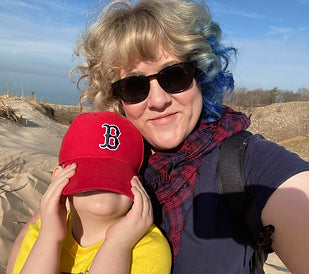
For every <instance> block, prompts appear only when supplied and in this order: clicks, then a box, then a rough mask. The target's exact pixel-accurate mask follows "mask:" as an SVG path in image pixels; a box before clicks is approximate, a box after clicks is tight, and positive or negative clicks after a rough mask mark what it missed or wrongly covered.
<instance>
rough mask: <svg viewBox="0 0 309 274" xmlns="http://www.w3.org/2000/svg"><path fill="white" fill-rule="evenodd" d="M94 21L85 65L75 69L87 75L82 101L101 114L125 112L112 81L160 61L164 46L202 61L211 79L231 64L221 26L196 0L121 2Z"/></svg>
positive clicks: (80, 51) (85, 39)
mask: <svg viewBox="0 0 309 274" xmlns="http://www.w3.org/2000/svg"><path fill="white" fill-rule="evenodd" d="M92 22H93V23H90V25H89V26H88V27H87V28H86V30H85V32H84V33H82V35H81V40H80V41H79V42H77V47H76V50H75V54H76V55H77V56H78V57H81V58H82V59H84V62H83V63H82V64H80V65H79V66H77V67H75V68H74V69H73V70H72V71H75V70H77V71H78V72H79V73H80V74H81V76H80V78H79V81H78V83H79V82H80V81H81V80H82V79H83V80H85V81H86V89H85V90H83V91H81V96H80V100H81V101H83V100H85V99H86V101H88V102H90V103H92V104H94V106H95V108H96V110H98V111H100V110H110V111H115V112H117V113H120V114H124V113H123V108H122V104H121V100H120V99H119V98H116V97H114V96H113V93H112V90H111V83H113V82H115V81H117V80H119V79H120V70H121V69H128V68H130V66H132V65H134V64H136V63H137V62H139V61H141V60H155V59H156V58H157V57H158V54H159V51H158V49H159V47H160V46H161V47H163V49H164V50H166V51H167V52H170V53H171V54H173V55H175V56H177V57H179V58H180V59H181V60H184V61H189V60H190V61H197V63H198V67H199V69H200V70H201V71H203V72H205V77H206V78H207V79H208V81H211V80H212V79H214V78H215V77H216V75H217V74H218V72H219V71H220V70H222V67H223V66H224V63H226V61H227V58H224V56H223V55H224V54H221V55H220V54H219V53H218V52H216V51H215V48H218V45H217V44H218V41H220V40H221V29H220V27H219V25H218V24H217V23H214V22H212V20H211V16H210V13H209V10H208V7H207V6H206V5H203V4H199V3H196V2H194V1H185V0H165V1H162V0H140V1H136V2H135V4H132V3H131V2H130V1H128V0H116V1H112V2H111V3H109V4H108V5H107V6H105V7H104V9H103V10H102V11H101V12H100V13H99V15H98V16H96V17H95V18H94V20H92ZM222 58H223V59H224V60H225V61H222ZM206 74H207V75H206Z"/></svg>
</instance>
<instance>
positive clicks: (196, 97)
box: [34, 0, 309, 273]
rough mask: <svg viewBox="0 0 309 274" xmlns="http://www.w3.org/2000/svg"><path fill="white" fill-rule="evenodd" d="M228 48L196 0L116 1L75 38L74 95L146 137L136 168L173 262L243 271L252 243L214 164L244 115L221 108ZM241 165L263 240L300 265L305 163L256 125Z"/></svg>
mask: <svg viewBox="0 0 309 274" xmlns="http://www.w3.org/2000/svg"><path fill="white" fill-rule="evenodd" d="M234 53H235V50H234V49H233V48H229V47H224V45H222V43H221V30H220V27H219V25H218V24H217V23H215V22H213V21H212V19H211V16H210V14H209V11H208V9H207V7H206V6H205V5H203V4H199V3H197V2H193V1H184V0H167V1H160V0H141V1H138V2H137V3H136V4H135V5H134V6H132V5H131V4H130V3H129V1H115V2H113V3H111V4H109V5H108V6H107V7H105V9H104V11H103V12H102V13H101V14H100V15H99V16H98V18H97V19H96V20H95V21H94V23H92V24H91V25H90V26H89V28H88V29H87V30H86V32H85V33H84V35H83V36H82V39H81V41H80V42H79V43H78V47H77V51H76V54H77V55H78V56H83V57H85V62H84V63H83V64H81V65H80V66H79V67H77V68H76V69H77V70H78V71H80V72H81V74H82V77H81V79H85V80H86V82H87V90H85V91H84V92H83V93H82V96H81V99H82V100H83V99H85V98H86V99H87V100H88V101H90V102H91V103H93V104H94V105H95V107H96V109H97V110H105V109H108V110H112V111H116V112H118V113H121V114H123V115H125V116H126V117H127V119H128V120H130V121H131V122H132V123H133V124H134V125H135V126H136V127H137V128H138V129H139V130H140V132H141V133H142V135H143V137H144V138H145V140H146V141H147V142H148V144H149V148H150V151H149V155H150V156H149V158H148V162H147V165H146V167H145V172H144V174H143V175H144V178H145V184H146V186H147V187H148V189H149V191H150V192H151V193H152V194H153V196H154V210H155V211H157V215H156V216H155V217H156V223H157V224H158V225H159V226H160V227H161V229H162V230H163V231H164V233H165V235H166V236H167V237H168V239H169V242H170V244H171V247H172V251H173V261H174V269H173V272H174V273H250V259H251V257H252V254H253V248H252V247H251V245H250V240H249V239H248V235H246V234H245V232H244V231H242V227H239V225H238V224H237V223H236V222H235V221H234V220H233V217H232V216H231V215H230V212H229V210H230V209H229V208H228V206H227V205H226V204H224V203H223V202H222V201H221V199H220V192H219V188H218V183H217V179H216V175H215V174H216V166H217V163H218V155H219V147H220V145H221V143H222V141H223V140H224V139H226V138H229V137H230V136H232V135H234V134H235V133H237V132H239V131H243V130H245V129H246V128H247V127H248V126H249V124H250V121H249V120H248V118H247V117H246V116H245V115H243V114H241V113H238V112H235V111H233V110H231V109H230V108H228V107H222V100H223V96H224V94H225V93H228V92H231V91H232V90H233V77H232V75H231V74H230V73H229V72H228V70H227V69H228V64H229V61H230V57H232V55H233V54H234ZM244 165H245V167H244V168H245V177H246V191H247V192H248V193H249V195H250V196H251V197H252V199H253V201H254V203H255V206H256V208H257V210H258V213H259V214H260V215H261V220H262V223H263V225H264V226H267V225H272V226H274V228H275V230H274V233H273V235H272V240H273V242H272V248H273V249H274V251H275V252H276V253H277V254H278V256H279V257H280V258H281V259H282V261H283V262H284V263H285V264H286V266H287V267H288V268H289V269H290V271H292V272H295V273H308V272H309V260H308V259H307V257H308V255H307V254H309V237H307V231H309V218H308V217H307V216H308V215H309V200H308V196H309V163H306V162H304V161H303V160H301V159H300V158H299V157H297V156H296V155H295V154H292V153H290V152H288V151H286V150H284V149H283V148H282V147H279V146H277V145H276V144H274V143H271V142H269V141H267V140H265V139H264V138H263V137H262V136H260V135H255V136H253V137H251V138H250V140H249V143H248V147H247V151H246V155H245V164H244ZM34 219H35V217H34Z"/></svg>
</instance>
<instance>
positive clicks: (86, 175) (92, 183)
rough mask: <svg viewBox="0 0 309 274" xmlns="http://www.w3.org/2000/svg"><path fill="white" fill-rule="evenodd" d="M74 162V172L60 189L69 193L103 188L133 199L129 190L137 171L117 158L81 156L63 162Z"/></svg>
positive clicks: (63, 192)
mask: <svg viewBox="0 0 309 274" xmlns="http://www.w3.org/2000/svg"><path fill="white" fill-rule="evenodd" d="M71 163H76V164H77V167H76V173H75V174H74V176H73V177H71V178H70V181H69V183H68V184H67V185H66V187H65V188H64V190H63V191H62V194H63V195H69V194H74V193H79V192H85V191H91V190H105V191H112V192H117V193H120V194H123V195H126V196H128V197H129V198H131V199H132V200H133V199H134V196H133V193H132V192H131V182H130V181H131V179H132V177H133V176H135V175H137V171H136V170H133V169H132V168H131V167H129V166H128V165H126V164H125V163H122V162H120V161H119V160H117V161H115V160H113V159H109V158H97V159H92V158H83V159H75V160H71V161H68V162H66V163H65V166H66V165H69V164H71Z"/></svg>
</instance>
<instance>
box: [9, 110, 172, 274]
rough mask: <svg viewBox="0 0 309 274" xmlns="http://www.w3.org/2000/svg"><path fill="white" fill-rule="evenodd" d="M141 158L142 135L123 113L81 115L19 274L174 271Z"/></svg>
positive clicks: (61, 156) (27, 243)
mask: <svg viewBox="0 0 309 274" xmlns="http://www.w3.org/2000/svg"><path fill="white" fill-rule="evenodd" d="M143 154H144V145H143V139H142V136H141V134H140V133H139V131H138V130H137V129H136V128H135V127H134V126H133V125H132V124H131V123H130V122H129V121H127V120H126V119H125V118H123V117H121V116H120V115H118V114H115V113H112V112H107V111H105V112H98V113H83V114H80V115H79V116H77V117H76V118H75V120H74V121H73V123H72V124H71V126H70V128H69V129H68V131H67V133H66V134H65V136H64V138H63V141H62V144H61V148H60V152H59V166H58V167H56V168H55V170H54V173H53V180H52V182H51V184H50V186H49V187H48V189H47V191H46V193H45V194H44V195H43V197H42V200H41V205H40V216H41V219H39V221H37V222H36V223H35V224H32V225H30V227H29V230H28V232H27V234H26V236H25V238H24V240H23V242H22V245H21V247H20V250H19V253H18V256H17V259H16V261H15V265H14V270H13V273H20V272H21V273H88V272H89V273H138V274H140V273H147V274H148V273H158V274H162V273H170V267H171V253H170V249H169V245H168V243H167V240H166V239H165V238H164V236H163V235H162V234H161V232H160V230H159V229H158V228H157V227H156V226H154V225H153V224H152V220H153V217H152V207H151V203H150V199H149V197H148V195H147V193H146V192H145V190H144V189H143V187H142V186H141V183H140V182H139V180H138V179H137V177H136V175H137V174H138V172H139V169H140V167H141V165H142V162H143ZM130 182H131V184H130ZM131 190H132V192H131ZM66 197H67V198H68V201H69V205H70V210H69V211H67V209H66V205H65V204H66ZM133 199H134V203H133ZM132 204H133V205H132Z"/></svg>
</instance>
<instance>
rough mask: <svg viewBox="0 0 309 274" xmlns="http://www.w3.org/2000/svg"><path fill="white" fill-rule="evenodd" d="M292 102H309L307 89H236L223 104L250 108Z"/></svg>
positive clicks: (308, 90)
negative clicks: (294, 90) (295, 90)
mask: <svg viewBox="0 0 309 274" xmlns="http://www.w3.org/2000/svg"><path fill="white" fill-rule="evenodd" d="M292 101H309V89H307V88H299V89H298V90H297V92H293V91H290V90H281V89H279V88H277V87H275V88H273V89H270V90H264V89H255V90H248V89H245V88H236V89H235V90H234V91H233V93H232V94H230V95H229V96H227V98H225V101H224V103H225V104H227V105H231V106H238V107H243V108H250V107H257V106H265V105H270V104H273V103H287V102H292Z"/></svg>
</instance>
